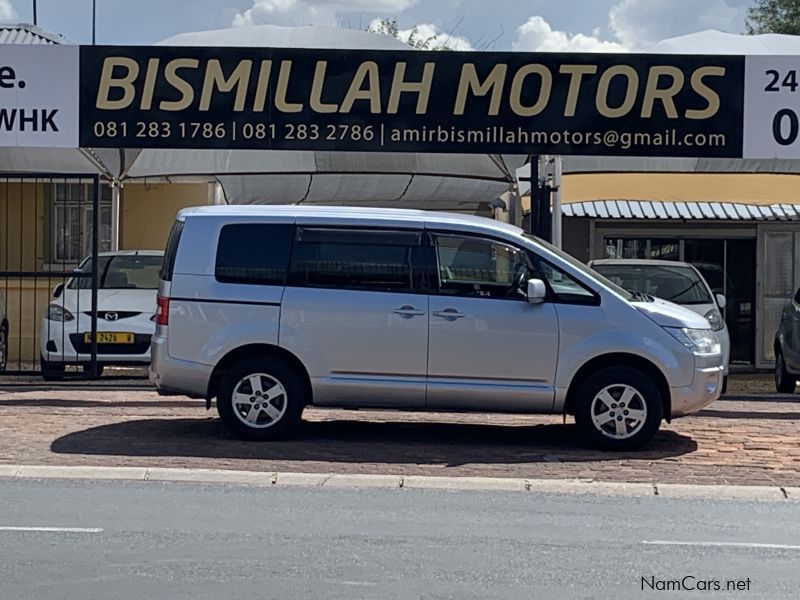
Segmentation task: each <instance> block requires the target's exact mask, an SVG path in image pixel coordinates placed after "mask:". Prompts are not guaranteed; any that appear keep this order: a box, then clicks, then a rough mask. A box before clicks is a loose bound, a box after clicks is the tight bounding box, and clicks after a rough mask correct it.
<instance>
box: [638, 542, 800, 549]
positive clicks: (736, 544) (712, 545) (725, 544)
mask: <svg viewBox="0 0 800 600" xmlns="http://www.w3.org/2000/svg"><path fill="white" fill-rule="evenodd" d="M642 543H643V544H646V545H649V546H703V547H707V548H767V549H771V550H800V546H791V545H788V544H759V543H756V542H676V541H667V540H644V541H643V542H642Z"/></svg>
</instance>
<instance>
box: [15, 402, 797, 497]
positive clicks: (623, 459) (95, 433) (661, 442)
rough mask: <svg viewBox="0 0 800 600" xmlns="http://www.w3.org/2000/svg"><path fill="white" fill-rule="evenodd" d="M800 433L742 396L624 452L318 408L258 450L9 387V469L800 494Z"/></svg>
mask: <svg viewBox="0 0 800 600" xmlns="http://www.w3.org/2000/svg"><path fill="white" fill-rule="evenodd" d="M799 425H800V396H763V397H760V398H758V399H755V398H749V397H734V398H732V399H726V400H721V401H718V402H716V403H714V404H713V405H711V406H710V407H708V408H707V409H706V410H705V411H703V412H702V413H700V414H698V415H696V416H692V417H687V418H684V419H679V420H676V421H674V422H673V423H672V424H671V425H666V424H665V425H664V426H663V428H662V431H661V432H660V433H659V434H658V436H657V437H656V439H655V440H654V441H653V442H652V443H651V444H650V445H648V446H647V447H646V448H644V449H643V450H641V451H639V452H633V453H621V454H620V453H603V452H598V451H596V450H593V449H591V448H588V447H587V446H586V445H585V444H584V443H583V442H582V440H581V439H580V437H579V436H578V433H577V431H576V430H575V428H574V426H573V425H572V422H571V419H569V420H568V421H567V424H566V425H565V424H564V423H563V420H562V418H561V417H543V416H511V415H486V414H478V415H474V414H473V415H462V414H442V413H424V412H390V411H343V410H323V409H309V410H307V411H306V413H305V422H304V423H303V426H302V428H301V431H300V436H299V437H298V438H297V439H295V440H291V441H286V442H275V443H247V442H241V441H238V440H235V439H232V438H231V437H230V435H228V434H227V432H226V431H225V430H224V428H223V427H222V425H221V424H220V422H219V420H218V418H217V415H216V410H214V409H212V410H211V411H209V412H206V411H205V408H204V404H203V403H202V402H198V401H192V400H188V399H183V398H160V397H159V396H157V395H156V394H155V393H154V392H149V391H106V390H88V391H79V390H75V389H64V390H50V391H2V388H0V463H3V464H49V465H101V466H122V465H125V466H162V467H189V468H192V467H197V468H225V469H242V470H254V471H265V472H269V471H300V472H330V473H389V474H399V475H402V474H405V475H412V474H414V475H452V476H468V475H469V476H476V475H480V476H495V477H526V478H587V479H594V480H600V481H631V482H661V483H697V484H734V483H735V484H739V485H748V484H751V485H781V486H798V485H800V427H799Z"/></svg>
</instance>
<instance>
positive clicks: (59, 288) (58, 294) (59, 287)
mask: <svg viewBox="0 0 800 600" xmlns="http://www.w3.org/2000/svg"><path fill="white" fill-rule="evenodd" d="M63 293H64V284H63V283H59V284H58V285H57V286H56V287H54V288H53V298H60V297H61V294H63Z"/></svg>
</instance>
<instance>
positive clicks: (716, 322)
mask: <svg viewBox="0 0 800 600" xmlns="http://www.w3.org/2000/svg"><path fill="white" fill-rule="evenodd" d="M706 319H708V322H709V324H710V325H711V329H713V330H714V331H722V330H723V329H724V327H725V320H724V319H723V318H722V313H721V312H719V311H718V310H717V309H716V308H712V309H711V310H710V311H708V312H707V313H706Z"/></svg>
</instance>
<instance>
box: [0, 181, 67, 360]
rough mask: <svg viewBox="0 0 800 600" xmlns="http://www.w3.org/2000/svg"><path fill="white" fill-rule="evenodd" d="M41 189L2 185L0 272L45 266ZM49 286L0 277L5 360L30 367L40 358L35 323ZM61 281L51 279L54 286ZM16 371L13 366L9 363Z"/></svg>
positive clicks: (12, 183) (15, 183)
mask: <svg viewBox="0 0 800 600" xmlns="http://www.w3.org/2000/svg"><path fill="white" fill-rule="evenodd" d="M44 195H45V186H44V184H42V183H33V182H28V181H13V180H12V181H2V182H0V271H38V270H41V269H42V267H43V264H44V248H45V235H46V232H45V225H44V223H45V217H44V208H45V202H44ZM49 283H50V282H48V281H47V280H46V279H45V280H38V281H37V280H34V279H32V278H22V277H10V276H7V277H0V296H2V298H3V300H4V302H5V307H6V309H5V313H6V318H7V319H8V322H9V332H8V333H9V340H8V342H9V360H10V361H11V362H12V363H13V362H16V361H17V360H19V359H21V360H23V361H24V362H25V363H26V364H25V365H24V368H30V366H31V364H32V363H33V362H34V361H35V362H38V360H39V345H38V335H39V325H40V323H39V321H40V320H41V316H42V313H43V311H44V310H45V307H46V306H47V302H48V300H49V297H50V291H51V290H50V285H49ZM57 283H60V280H59V281H55V280H54V281H53V282H52V285H56V284H57ZM10 366H11V367H12V368H16V365H13V364H12V365H10Z"/></svg>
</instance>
